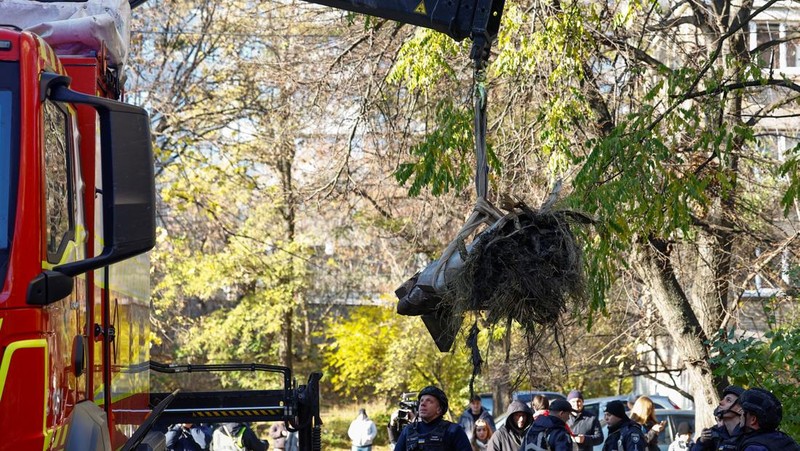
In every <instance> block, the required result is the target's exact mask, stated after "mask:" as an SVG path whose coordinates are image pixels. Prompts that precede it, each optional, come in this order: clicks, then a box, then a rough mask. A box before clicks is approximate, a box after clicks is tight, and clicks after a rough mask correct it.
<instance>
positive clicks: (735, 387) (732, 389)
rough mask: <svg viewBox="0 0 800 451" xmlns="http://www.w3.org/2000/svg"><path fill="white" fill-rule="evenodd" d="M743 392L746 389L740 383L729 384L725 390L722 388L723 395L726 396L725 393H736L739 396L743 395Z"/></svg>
mask: <svg viewBox="0 0 800 451" xmlns="http://www.w3.org/2000/svg"><path fill="white" fill-rule="evenodd" d="M742 393H744V389H743V388H742V387H740V386H738V385H728V386H727V387H725V390H722V397H723V398H724V397H725V395H727V394H731V395H736V397H737V398H741V397H742Z"/></svg>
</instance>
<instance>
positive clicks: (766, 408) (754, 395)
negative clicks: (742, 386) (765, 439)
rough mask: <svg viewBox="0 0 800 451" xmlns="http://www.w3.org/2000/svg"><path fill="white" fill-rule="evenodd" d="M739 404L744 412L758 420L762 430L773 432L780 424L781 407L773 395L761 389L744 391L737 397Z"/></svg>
mask: <svg viewBox="0 0 800 451" xmlns="http://www.w3.org/2000/svg"><path fill="white" fill-rule="evenodd" d="M739 404H741V406H742V409H743V410H744V411H745V412H748V413H751V414H753V415H755V416H756V418H758V424H759V426H760V427H761V428H762V429H764V430H767V431H773V430H775V429H777V428H778V426H779V425H780V424H781V420H782V419H783V406H781V402H780V401H778V398H776V397H775V395H773V394H772V393H770V392H768V391H767V390H764V389H763V388H751V389H749V390H745V391H744V393H742V396H740V397H739Z"/></svg>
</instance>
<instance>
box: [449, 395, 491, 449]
mask: <svg viewBox="0 0 800 451" xmlns="http://www.w3.org/2000/svg"><path fill="white" fill-rule="evenodd" d="M478 420H483V421H485V422H486V424H488V425H489V429H491V430H492V432H494V431H495V430H496V429H497V428H496V427H495V425H494V418H492V416H491V415H490V414H489V411H488V410H486V409H484V408H483V405H482V404H481V397H480V396H478V395H472V397H471V398H470V399H469V407H467V410H465V411H464V413H462V414H461V417H460V418H459V419H458V424H459V425H460V426H461V427H462V428H464V431H465V432H466V433H467V438H468V439H470V440H472V429H473V427H474V426H475V422H476V421H478Z"/></svg>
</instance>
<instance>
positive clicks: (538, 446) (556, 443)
mask: <svg viewBox="0 0 800 451" xmlns="http://www.w3.org/2000/svg"><path fill="white" fill-rule="evenodd" d="M549 412H550V413H549V414H548V415H540V416H539V418H537V419H536V420H534V421H533V424H532V425H531V427H530V429H528V433H527V434H525V440H523V441H522V446H520V448H519V449H520V451H543V450H549V451H572V437H571V436H570V433H569V431H568V430H567V420H568V419H569V417H570V414H571V413H572V412H573V409H572V406H571V405H570V404H569V402H567V401H564V400H563V399H556V400H555V401H553V402H551V403H550V411H549Z"/></svg>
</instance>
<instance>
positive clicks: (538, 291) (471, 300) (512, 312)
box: [395, 201, 591, 351]
mask: <svg viewBox="0 0 800 451" xmlns="http://www.w3.org/2000/svg"><path fill="white" fill-rule="evenodd" d="M548 206H549V205H548ZM493 208H494V207H491V206H486V205H483V206H481V208H480V209H479V210H481V211H492V209H493ZM485 215H486V214H485V213H484V214H483V215H482V216H484V217H485ZM498 215H499V213H496V210H495V211H494V212H492V213H491V214H490V216H492V217H497V216H498ZM474 216H475V215H473V218H474ZM473 218H471V219H473ZM475 222H477V224H476V223H475ZM482 222H485V221H483V220H480V221H475V220H474V219H473V221H468V222H467V225H465V226H464V228H462V231H461V232H460V233H459V235H458V236H457V238H456V239H455V240H454V241H453V242H451V243H450V245H449V246H448V248H447V249H446V250H445V251H444V252H443V254H442V257H441V258H439V259H438V260H436V261H434V262H432V263H431V264H429V265H428V266H427V267H426V268H425V269H423V270H422V271H421V272H419V273H417V274H415V275H414V276H413V277H412V278H410V279H409V280H407V281H406V282H405V283H404V284H403V285H402V286H400V288H398V289H397V290H396V291H395V294H396V295H397V297H398V300H399V302H398V304H397V312H398V313H400V314H402V315H410V316H416V315H423V320H425V324H426V326H427V327H428V330H429V332H431V335H432V336H433V338H434V340H435V341H436V342H437V345H438V346H439V349H440V350H443V351H447V350H449V349H450V347H451V346H452V340H453V339H454V338H455V334H456V333H457V331H458V329H459V327H460V325H461V322H462V321H463V316H464V313H465V312H466V311H470V310H483V311H486V314H487V318H488V320H489V321H490V322H492V323H494V322H497V321H500V320H502V319H506V318H510V319H513V320H515V321H517V322H518V323H520V324H521V325H522V326H523V327H526V328H527V329H532V328H533V327H534V326H535V325H537V324H538V325H553V324H555V323H556V322H557V321H558V319H559V317H560V315H561V314H562V313H564V312H565V311H566V308H567V305H568V303H569V302H574V303H583V302H584V301H585V300H586V298H587V294H586V283H585V277H584V273H583V259H582V252H581V248H580V246H579V245H578V243H577V242H576V240H575V236H574V234H573V232H572V227H574V226H575V225H585V224H589V223H591V220H590V218H588V217H587V216H585V215H582V214H579V213H576V212H571V211H563V210H562V211H550V210H549V208H542V209H540V210H533V209H531V208H530V207H528V206H527V205H526V204H525V203H524V202H521V201H519V202H517V203H516V204H514V205H513V206H510V208H508V213H506V214H504V215H502V216H499V217H498V218H497V219H496V220H495V221H494V222H493V223H492V224H491V225H490V226H488V227H487V228H485V229H484V230H483V231H481V232H480V233H478V234H477V236H476V237H475V238H474V239H473V240H472V242H471V243H470V244H468V245H466V244H465V238H467V236H468V235H469V233H471V232H472V231H473V230H474V229H475V228H476V227H477V226H479V225H480V224H481V223H482ZM425 316H427V318H426V317H425ZM434 319H438V321H436V322H434V321H433V320H434ZM431 323H434V324H435V325H437V326H438V327H432V324H431ZM443 348H444V349H443Z"/></svg>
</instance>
